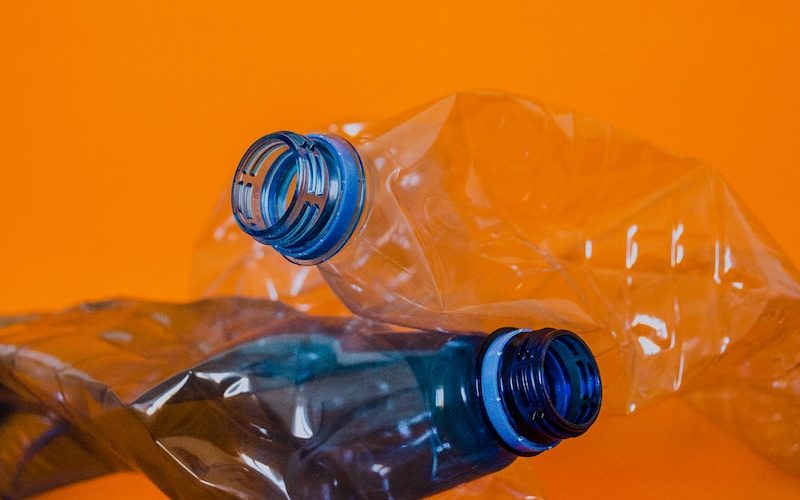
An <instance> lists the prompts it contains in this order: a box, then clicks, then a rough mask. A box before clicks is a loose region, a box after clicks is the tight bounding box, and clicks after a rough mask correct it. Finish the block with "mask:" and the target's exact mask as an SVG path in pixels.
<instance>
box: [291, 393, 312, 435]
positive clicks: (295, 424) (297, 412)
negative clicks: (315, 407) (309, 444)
mask: <svg viewBox="0 0 800 500" xmlns="http://www.w3.org/2000/svg"><path fill="white" fill-rule="evenodd" d="M292 435H293V436H295V437H299V438H301V439H309V438H311V437H313V436H314V431H313V430H311V424H310V423H309V421H308V409H307V408H306V405H305V399H304V398H301V399H300V400H299V401H297V402H296V403H295V406H294V420H293V421H292Z"/></svg>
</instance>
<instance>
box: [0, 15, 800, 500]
mask: <svg viewBox="0 0 800 500" xmlns="http://www.w3.org/2000/svg"><path fill="white" fill-rule="evenodd" d="M630 4H631V2H623V1H619V0H608V1H604V2H588V1H584V2H575V1H569V0H563V1H559V2H555V1H550V0H545V1H536V2H532V1H520V2H513V3H512V2H508V3H504V2H470V3H467V2H431V1H424V2H421V1H413V2H411V1H409V2H397V3H396V4H395V5H387V4H386V3H384V2H353V1H339V2H318V3H313V2H305V3H303V4H302V5H301V4H296V3H291V2H282V3H268V2H264V1H258V2H239V3H236V5H234V4H232V3H229V2H207V1H203V2H171V3H164V2H126V3H124V4H123V3H114V2H80V3H78V2H76V3H75V4H74V5H72V4H68V3H63V4H58V5H55V4H54V5H52V6H50V5H49V3H45V2H33V1H12V2H5V3H4V4H3V9H2V13H1V14H0V60H1V61H2V63H1V64H0V132H2V135H1V136H0V137H2V139H0V140H2V147H0V168H2V182H1V183H0V234H2V239H0V242H1V243H2V246H0V265H2V268H0V278H1V281H0V282H1V283H2V286H0V314H2V313H12V312H18V311H21V310H31V309H44V308H56V307H63V306H65V305H68V304H71V303H74V302H76V301H78V300H82V299H87V298H100V297H107V296H110V295H129V296H130V295H132V296H139V297H151V298H164V299H188V298H189V294H188V284H189V266H190V256H191V250H192V245H193V243H194V241H195V240H196V238H197V237H198V236H199V235H200V231H201V227H202V225H203V224H204V222H205V220H206V217H207V214H208V213H209V212H210V210H211V208H212V206H213V204H214V202H215V201H216V199H217V196H218V193H219V191H220V189H222V188H223V187H224V186H226V185H227V183H228V182H229V180H230V177H231V174H232V171H233V168H234V166H235V164H236V162H237V161H238V159H239V156H240V154H241V153H242V151H243V150H244V148H245V147H246V146H247V145H248V144H249V143H250V141H251V140H252V139H253V138H255V137H256V136H258V135H259V134H261V133H263V132H266V131H270V130H273V129H277V128H296V129H306V128H308V127H313V126H316V125H320V124H324V123H326V122H329V121H332V120H337V119H338V120H341V119H359V118H365V117H380V116H387V115H389V114H391V113H394V112H396V111H399V110H402V109H404V108H406V107H408V106H411V105H414V104H417V103H420V102H422V101H425V100H428V99H431V98H434V97H437V96H439V95H442V94H445V93H448V92H450V91H453V90H457V89H471V88H498V89H503V90H510V91H513V92H517V93H521V94H526V95H531V96H535V97H539V98H543V99H545V100H549V101H552V102H556V103H562V104H568V105H571V106H574V107H575V108H577V109H579V110H581V111H583V112H585V113H588V114H591V115H594V116H597V117H598V118H601V119H604V120H606V121H609V122H611V123H614V124H616V125H619V126H621V127H622V128H625V129H628V130H631V131H634V132H636V133H637V134H639V135H642V136H644V137H646V138H648V139H650V140H652V141H653V142H654V143H656V144H658V145H660V146H663V147H665V148H668V149H673V150H677V151H680V152H685V153H689V154H692V155H696V156H699V157H702V158H704V159H705V160H707V161H708V162H709V163H711V164H713V165H715V166H717V167H718V168H719V169H720V170H721V171H722V173H723V174H724V175H725V177H726V178H727V179H728V180H729V181H730V183H731V184H732V186H733V187H734V189H736V190H737V192H738V193H739V194H740V195H741V196H742V197H743V198H744V199H745V200H746V202H747V203H748V204H749V205H750V207H751V208H752V209H753V211H754V212H755V214H756V215H757V216H758V217H759V218H760V219H761V220H762V221H763V223H764V224H765V226H766V227H767V228H768V229H769V230H770V231H771V232H772V233H773V234H774V235H775V237H776V239H777V240H778V241H779V242H780V244H781V245H782V246H783V247H784V248H785V249H786V250H787V253H788V254H789V256H790V257H791V258H792V259H793V260H794V261H795V262H796V263H797V262H800V231H798V229H797V218H798V215H800V196H798V195H797V193H798V186H800V168H797V166H798V165H799V164H800V161H799V160H800V148H798V147H797V146H796V143H797V137H798V136H799V135H800V125H799V124H798V121H797V118H796V117H797V116H800V92H798V91H797V89H798V88H800V70H798V68H800V61H799V60H798V59H800V37H798V36H797V26H798V25H800V4H798V3H797V2H791V1H780V2H778V1H775V2H752V1H727V2H720V1H710V2H690V1H684V0H680V1H672V2H642V3H641V5H638V6H632V5H630ZM667 409H668V411H667V410H665V411H661V412H656V411H651V412H649V413H645V414H643V415H640V416H636V417H633V419H632V420H630V421H623V420H619V421H617V420H612V421H608V422H607V423H603V425H598V428H597V430H595V431H593V432H594V434H593V435H594V436H595V437H592V438H590V437H589V436H587V437H586V439H582V440H576V441H575V442H574V443H568V444H567V443H565V445H564V447H563V448H564V449H563V450H562V451H559V452H555V451H554V452H552V453H551V454H549V456H547V455H546V456H542V457H540V459H539V461H540V462H541V465H540V467H539V469H540V471H541V476H542V483H543V484H544V486H545V488H546V489H547V491H548V492H550V493H552V498H554V499H557V498H581V497H584V496H585V495H587V494H588V493H591V492H598V491H600V492H602V495H601V496H615V497H616V496H617V495H616V494H615V493H614V492H620V493H626V494H628V495H630V496H645V497H649V496H663V497H670V496H677V495H678V494H680V495H682V496H687V497H697V498H700V497H711V496H715V495H714V493H715V492H716V493H719V494H720V495H722V494H727V497H728V498H736V497H742V498H744V497H753V496H758V495H757V493H758V492H760V493H762V496H764V497H779V496H780V494H781V492H783V494H784V495H785V496H787V497H788V496H797V492H798V491H800V486H799V485H798V482H797V479H796V478H791V477H788V476H786V475H784V474H782V473H780V472H779V471H777V470H775V469H773V468H771V467H770V466H769V465H768V464H766V463H765V462H763V461H762V460H761V459H760V458H759V457H756V456H755V455H753V454H751V453H750V452H749V451H747V450H746V449H745V448H744V447H743V446H742V445H740V444H739V443H738V442H736V441H734V440H732V439H731V438H729V437H728V436H726V435H724V434H722V433H721V432H720V431H717V430H716V429H715V428H713V427H712V426H710V425H709V424H708V422H707V421H705V420H703V419H702V418H700V417H696V416H694V415H693V414H691V413H690V412H688V411H687V410H686V409H685V407H683V406H682V405H680V404H678V403H668V404H667ZM654 433H655V435H653V434H654ZM623 435H633V436H635V437H636V439H630V440H626V442H625V444H624V445H623V446H619V445H617V444H615V440H614V439H613V438H614V437H618V436H623ZM698 435H699V436H702V440H701V441H700V442H699V443H698V442H697V440H698V438H697V436H698ZM695 443H697V446H696V447H694V448H692V446H693V445H694V444H695ZM698 450H702V454H700V451H698ZM590 460H591V462H590ZM575 464H580V466H581V467H582V470H585V471H588V472H587V474H588V477H587V478H586V479H585V480H582V481H576V480H575V478H574V473H573V472H571V471H570V470H568V467H572V466H575ZM626 476H627V477H626ZM623 479H624V480H623ZM648 485H650V486H649V487H648ZM620 488H623V490H624V491H621V490H620ZM759 488H761V489H760V490H759ZM112 491H113V495H112V494H111V492H112ZM792 493H793V495H792ZM155 495H156V494H155V490H154V489H153V488H152V487H149V486H148V485H147V483H146V482H144V480H142V479H141V478H138V477H137V476H126V477H121V478H114V479H104V480H101V481H100V482H97V483H94V484H89V485H80V486H78V487H73V488H72V489H67V490H65V491H63V492H60V493H58V494H53V495H50V498H78V497H80V498H83V499H86V498H92V497H98V498H99V497H104V498H106V497H111V496H113V497H115V498H148V497H154V496H155ZM619 496H623V495H619Z"/></svg>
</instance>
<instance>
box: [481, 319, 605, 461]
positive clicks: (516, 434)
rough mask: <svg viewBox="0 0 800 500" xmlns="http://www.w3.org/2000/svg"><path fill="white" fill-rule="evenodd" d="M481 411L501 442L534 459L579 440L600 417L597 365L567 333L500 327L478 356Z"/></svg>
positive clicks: (600, 388)
mask: <svg viewBox="0 0 800 500" xmlns="http://www.w3.org/2000/svg"><path fill="white" fill-rule="evenodd" d="M478 363H479V366H480V384H479V386H480V393H481V398H482V401H483V408H484V411H485V413H486V416H487V418H488V419H489V422H490V423H491V425H492V428H493V429H494V431H495V433H496V434H497V436H498V437H499V438H500V440H501V442H502V443H504V444H505V445H506V447H508V448H509V449H511V450H512V451H514V452H515V453H517V454H519V455H535V454H537V453H541V452H542V451H544V450H548V449H550V448H552V447H553V446H555V445H557V444H558V443H559V442H560V441H561V440H562V439H566V438H571V437H576V436H580V435H581V434H583V433H584V432H586V430H587V429H588V428H589V427H590V426H591V425H592V424H593V423H594V421H595V420H596V419H597V416H598V414H599V412H600V404H601V400H602V386H601V383H600V371H599V369H598V367H597V362H596V361H595V359H594V356H593V355H592V352H591V350H590V349H589V347H588V346H587V345H586V344H585V343H584V342H583V340H581V338H580V337H578V336H577V335H575V334H574V333H572V332H569V331H566V330H555V329H553V328H545V329H542V330H537V331H531V330H525V329H520V330H518V329H514V328H501V329H499V330H497V331H495V332H494V333H493V334H492V335H490V336H489V338H488V339H487V340H486V342H485V343H484V345H483V347H482V348H481V352H480V354H479V356H478Z"/></svg>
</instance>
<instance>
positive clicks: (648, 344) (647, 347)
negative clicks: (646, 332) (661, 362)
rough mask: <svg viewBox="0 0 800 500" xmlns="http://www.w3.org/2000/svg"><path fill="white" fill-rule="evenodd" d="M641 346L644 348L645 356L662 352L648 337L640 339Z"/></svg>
mask: <svg viewBox="0 0 800 500" xmlns="http://www.w3.org/2000/svg"><path fill="white" fill-rule="evenodd" d="M639 345H640V346H642V351H644V354H645V356H653V355H655V354H658V353H659V352H661V348H660V347H658V345H657V344H656V343H655V342H653V341H652V340H650V339H648V338H647V337H639Z"/></svg>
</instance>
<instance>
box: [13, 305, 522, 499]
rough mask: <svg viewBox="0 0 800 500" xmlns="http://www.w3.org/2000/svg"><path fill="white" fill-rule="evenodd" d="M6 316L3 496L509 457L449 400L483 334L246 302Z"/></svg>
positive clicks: (213, 488)
mask: <svg viewBox="0 0 800 500" xmlns="http://www.w3.org/2000/svg"><path fill="white" fill-rule="evenodd" d="M9 323H10V324H8V325H6V326H5V327H4V328H0V405H2V409H3V420H2V425H1V426H0V432H2V433H3V437H4V442H3V443H4V446H3V447H2V453H0V478H3V480H2V481H0V496H2V497H9V498H16V497H23V496H26V495H29V494H32V493H35V492H37V491H42V490H45V489H48V488H50V487H54V486H58V485H62V484H66V483H69V482H72V481H76V480H80V479H84V478H87V477H92V476H96V475H100V474H105V473H107V472H110V471H113V470H121V469H127V468H135V469H139V470H142V471H143V472H144V473H145V474H147V475H148V476H149V477H150V478H151V479H152V480H153V481H154V482H155V483H156V484H157V485H158V486H159V487H160V488H161V489H162V490H163V491H164V492H165V493H167V494H169V495H170V496H172V497H174V498H212V497H218V498H354V497H358V498H418V497H421V496H424V495H428V494H431V493H434V492H436V491H440V490H443V489H448V488H450V487H452V486H454V485H458V484H460V483H463V482H467V481H470V480H471V479H475V478H478V477H480V476H483V475H486V474H488V473H490V472H493V471H495V470H498V469H501V468H503V467H506V466H507V465H509V464H510V463H511V462H512V461H513V460H514V459H515V456H514V455H513V454H512V453H510V452H508V451H506V450H505V449H504V448H503V447H502V446H501V445H500V444H499V442H498V441H497V439H496V438H495V437H494V435H493V434H492V433H491V432H490V431H489V428H488V427H487V423H486V421H485V419H484V416H483V414H482V413H481V411H482V410H481V409H480V407H479V406H477V405H476V403H475V402H470V400H469V398H466V396H463V395H464V394H465V393H469V389H468V388H469V387H471V384H472V381H473V380H474V379H473V378H472V377H473V375H474V374H472V373H471V372H472V371H473V370H475V369H476V366H477V365H476V364H475V362H476V356H477V350H478V348H479V346H480V345H481V344H482V342H483V340H484V337H483V335H478V334H471V335H455V334H453V335H444V334H442V333H439V332H415V331H409V332H405V333H403V334H400V335H398V334H396V333H389V334H388V335H386V334H384V333H382V332H386V327H385V326H383V325H380V324H378V323H374V322H370V321H366V320H361V319H353V318H341V319H335V318H328V319H325V318H317V317H311V316H306V315H303V314H301V313H299V312H297V311H296V310H294V309H291V308H289V307H286V306H284V305H282V304H280V303H276V302H270V301H266V300H254V299H244V298H242V299H231V298H229V299H225V298H221V299H213V300H206V301H201V302H197V303H192V304H188V305H170V304H158V303H144V302H133V301H111V302H106V303H100V304H87V305H84V306H81V307H79V308H76V309H72V310H68V311H65V312H63V313H58V314H51V315H43V316H42V317H41V318H36V319H28V320H26V321H20V322H13V323H11V322H9ZM462 397H464V398H466V399H464V400H463V401H464V403H463V406H459V405H458V404H455V403H453V402H454V401H457V400H458V401H461V400H462V399H461V398H462ZM485 484H491V481H490V482H488V483H485ZM503 487H504V488H506V490H508V491H511V490H509V488H508V486H505V485H504V486H503ZM529 487H530V486H529ZM462 491H464V492H465V493H467V494H479V493H480V492H481V491H484V486H483V485H481V483H477V484H468V485H466V486H464V487H463V490H462Z"/></svg>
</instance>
